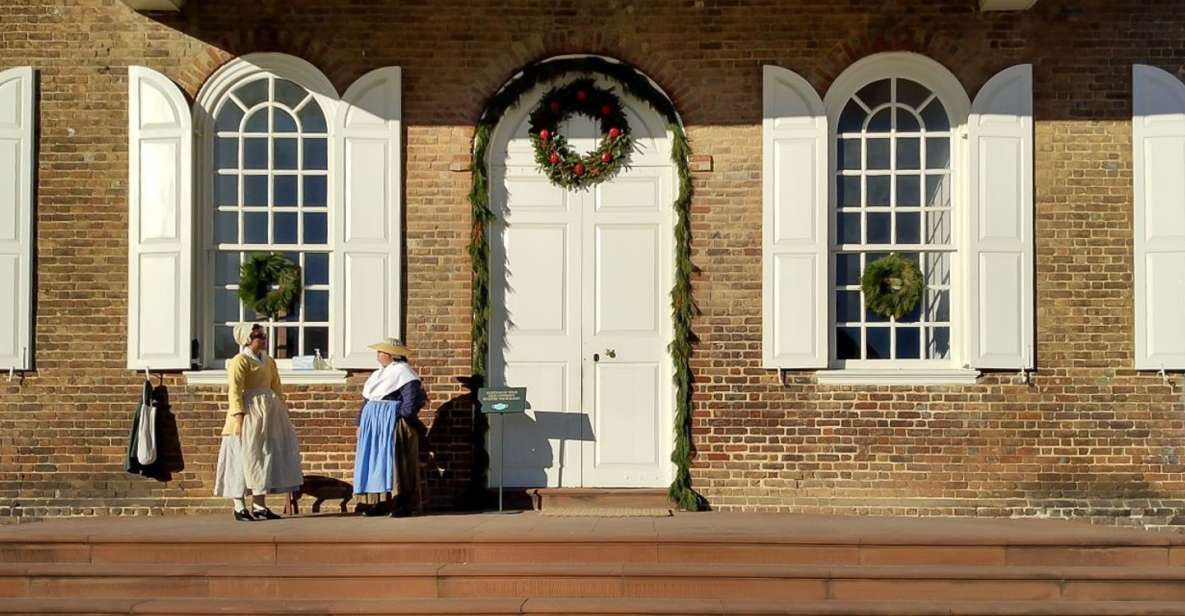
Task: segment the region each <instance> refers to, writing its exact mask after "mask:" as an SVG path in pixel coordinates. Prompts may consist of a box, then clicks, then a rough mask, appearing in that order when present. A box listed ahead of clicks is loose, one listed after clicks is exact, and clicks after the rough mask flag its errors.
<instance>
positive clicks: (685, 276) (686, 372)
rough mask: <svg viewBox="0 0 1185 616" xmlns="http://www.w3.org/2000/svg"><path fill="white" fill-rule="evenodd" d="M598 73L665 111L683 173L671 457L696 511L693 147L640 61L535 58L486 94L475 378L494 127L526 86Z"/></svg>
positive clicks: (681, 492)
mask: <svg viewBox="0 0 1185 616" xmlns="http://www.w3.org/2000/svg"><path fill="white" fill-rule="evenodd" d="M581 73H584V74H597V75H602V76H604V77H607V78H609V79H611V80H613V81H616V82H617V83H618V84H619V85H620V86H621V87H622V89H623V90H624V91H625V92H626V93H627V94H629V95H630V96H633V97H634V98H637V99H638V100H641V101H644V102H646V103H647V104H649V105H650V106H651V107H653V108H654V110H655V111H657V112H658V113H660V114H662V116H663V117H664V118H665V119H666V124H667V130H669V131H671V135H672V142H671V161H672V162H673V163H674V164H675V169H676V171H677V173H678V175H679V191H678V195H677V196H676V197H675V202H674V204H673V207H674V209H675V213H676V216H677V219H676V222H675V285H674V288H672V289H671V312H672V317H673V318H672V320H673V325H674V330H675V331H674V339H673V340H671V343H670V345H669V347H668V348H669V350H670V352H671V359H672V361H673V362H674V368H675V388H676V399H675V426H674V428H675V448H674V451H673V452H672V454H671V461H672V462H674V463H675V480H674V481H673V482H672V483H671V487H670V496H671V499H672V500H674V501H675V503H676V504H677V505H678V506H679V508H680V509H684V510H689V511H698V510H701V509H704V508H706V506H707V501H706V500H705V499H704V497H703V496H701V495H700V494H699V493H697V492H696V491H695V490H694V489H692V487H691V454H692V445H691V384H692V378H691V363H690V362H691V347H692V345H693V344H694V343H695V340H696V339H695V334H694V333H693V332H692V331H691V319H692V317H693V316H694V314H695V313H696V310H697V308H696V305H695V299H694V298H693V297H692V293H691V273H692V269H693V266H692V264H691V220H690V216H689V210H690V207H691V167H690V162H689V159H690V157H691V148H690V146H689V145H688V143H687V135H686V133H684V131H683V125H682V123H681V122H680V120H679V115H678V113H677V112H676V111H675V106H674V104H673V103H672V102H671V101H670V99H668V98H667V97H666V95H665V94H663V93H662V92H661V91H660V90H659V89H658V88H657V87H656V86H655V85H654V84H653V83H652V82H651V81H650V79H649V78H647V77H646V76H645V75H643V74H642V73H641V72H639V71H638V70H637V69H635V68H633V67H632V66H629V65H627V64H623V63H620V62H614V61H611V60H608V59H605V58H599V57H578V58H562V59H558V60H550V61H547V60H545V61H542V62H536V63H534V64H531V65H530V66H527V67H526V68H524V69H523V70H522V72H521V73H519V74H518V75H516V76H515V77H514V78H513V79H512V80H511V81H510V82H509V83H507V84H506V85H505V86H503V87H502V89H501V90H499V91H498V92H496V93H494V95H493V96H492V97H490V99H489V100H488V101H487V102H486V106H485V110H484V111H483V112H482V114H481V117H480V118H479V119H478V121H477V127H476V130H475V132H474V136H473V163H472V165H471V166H472V169H473V186H472V188H471V189H470V191H469V204H470V206H471V208H472V211H473V229H472V235H471V237H470V242H469V258H470V260H471V263H472V267H473V296H472V302H473V332H472V340H473V365H472V369H473V374H474V375H475V376H477V377H478V381H479V382H482V383H484V382H485V379H486V360H487V358H488V357H489V351H490V333H489V324H490V245H489V238H488V237H487V231H488V229H489V226H490V224H491V223H493V222H494V213H493V211H492V210H491V209H490V187H489V163H488V161H487V160H486V155H487V154H488V150H489V146H490V137H491V136H492V135H493V133H494V127H496V126H497V125H498V121H499V120H501V119H502V116H503V115H504V114H505V113H506V111H507V110H508V109H510V108H512V107H514V106H515V105H517V104H518V102H519V99H520V98H521V97H522V95H523V94H525V93H526V92H528V91H529V90H531V89H532V88H534V87H535V86H536V85H538V84H540V83H546V82H550V81H554V80H557V79H559V78H561V77H564V76H566V75H577V74H581ZM474 424H475V425H474V435H473V439H474V443H473V446H474V461H473V462H474V467H473V474H472V475H471V477H472V481H473V482H474V483H473V488H474V489H476V490H478V491H484V490H485V477H486V469H487V468H488V467H489V454H488V453H487V452H486V450H485V436H486V431H487V429H488V427H489V426H488V424H487V422H486V420H485V416H484V415H482V414H481V413H474Z"/></svg>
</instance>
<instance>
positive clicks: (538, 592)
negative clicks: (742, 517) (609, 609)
mask: <svg viewBox="0 0 1185 616" xmlns="http://www.w3.org/2000/svg"><path fill="white" fill-rule="evenodd" d="M0 596H3V597H44V598H52V597H62V598H65V597H93V598H100V597H106V598H127V597H133V598H135V597H141V598H144V599H149V598H162V597H172V598H235V597H253V598H276V599H280V598H293V599H329V598H332V597H350V598H355V599H395V598H400V599H401V598H492V597H506V598H512V597H530V598H548V597H550V598H702V599H737V600H741V599H778V600H791V599H793V600H824V599H837V600H862V601H893V600H911V601H924V600H964V601H992V600H995V599H998V598H1000V597H1007V598H1009V599H1012V600H1024V601H1056V600H1062V601H1101V600H1108V601H1183V602H1185V567H1151V568H1145V567H1007V566H1005V567H993V566H879V567H877V566H855V567H844V566H840V567H813V566H786V565H782V566H769V565H716V564H711V565H702V564H684V565H674V564H660V565H645V564H620V563H619V564H608V563H584V564H554V563H553V564H535V565H529V564H515V563H500V564H448V565H432V564H400V565H391V564H379V563H374V564H355V565H256V566H240V565H153V566H150V567H142V568H141V567H135V566H128V565H87V564H72V563H64V564H17V565H13V564H7V565H0Z"/></svg>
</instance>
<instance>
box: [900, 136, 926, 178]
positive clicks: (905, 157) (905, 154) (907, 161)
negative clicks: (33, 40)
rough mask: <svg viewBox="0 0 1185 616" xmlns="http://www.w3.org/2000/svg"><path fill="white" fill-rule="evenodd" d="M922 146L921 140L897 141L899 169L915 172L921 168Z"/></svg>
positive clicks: (905, 139)
mask: <svg viewBox="0 0 1185 616" xmlns="http://www.w3.org/2000/svg"><path fill="white" fill-rule="evenodd" d="M921 163H922V144H921V140H920V139H916V138H914V137H902V138H901V139H898V140H897V168H898V169H906V170H913V169H917V168H919V167H920V166H921Z"/></svg>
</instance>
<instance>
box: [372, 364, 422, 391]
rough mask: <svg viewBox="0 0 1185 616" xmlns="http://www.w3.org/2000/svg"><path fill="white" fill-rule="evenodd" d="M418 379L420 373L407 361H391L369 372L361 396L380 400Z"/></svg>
mask: <svg viewBox="0 0 1185 616" xmlns="http://www.w3.org/2000/svg"><path fill="white" fill-rule="evenodd" d="M418 380H420V375H418V374H416V371H415V370H413V369H412V367H411V366H409V365H408V364H407V362H402V361H393V362H391V363H389V364H387V365H386V366H383V367H382V368H379V369H378V370H375V371H374V372H372V373H370V378H368V379H366V385H365V386H363V387H362V397H363V398H366V399H367V400H382V399H383V398H385V397H386V396H387V395H388V394H390V393H391V392H393V391H396V390H398V389H399V388H400V387H403V386H404V385H407V384H408V383H410V382H412V381H418Z"/></svg>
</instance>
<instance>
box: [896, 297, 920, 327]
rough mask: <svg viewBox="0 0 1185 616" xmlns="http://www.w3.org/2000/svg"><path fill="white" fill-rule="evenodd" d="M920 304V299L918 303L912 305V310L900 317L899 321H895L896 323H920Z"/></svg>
mask: <svg viewBox="0 0 1185 616" xmlns="http://www.w3.org/2000/svg"><path fill="white" fill-rule="evenodd" d="M922 303H923V302H922V301H921V299H919V300H918V303H916V304H914V305H913V308H912V309H910V311H909V312H907V313H905V314H903V315H901V318H900V319H897V322H898V323H917V322H918V321H920V320H921V319H922Z"/></svg>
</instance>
